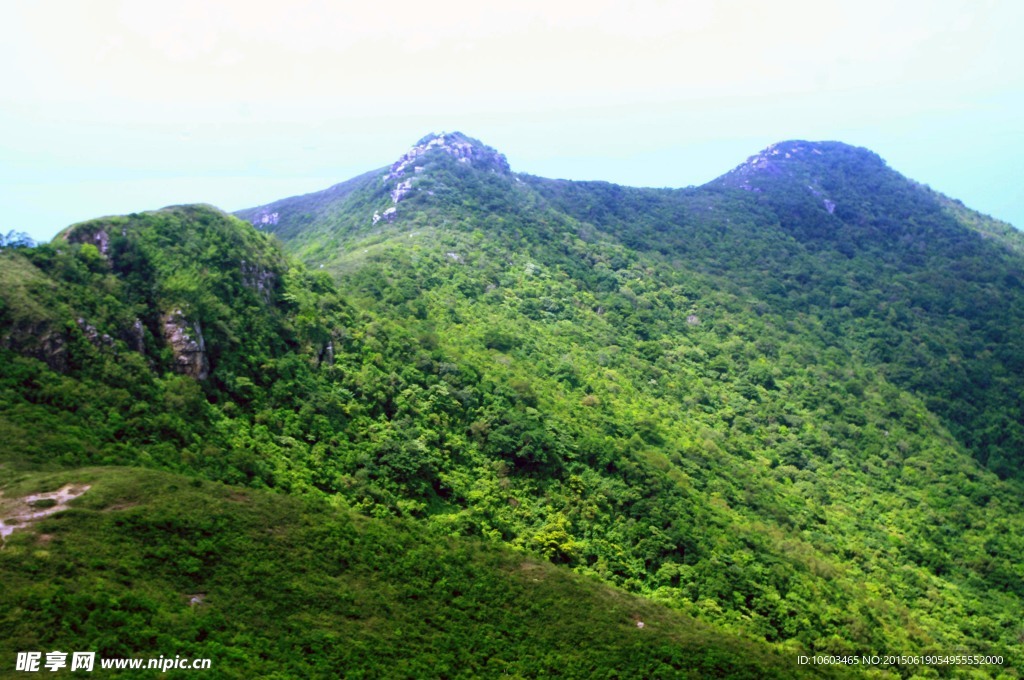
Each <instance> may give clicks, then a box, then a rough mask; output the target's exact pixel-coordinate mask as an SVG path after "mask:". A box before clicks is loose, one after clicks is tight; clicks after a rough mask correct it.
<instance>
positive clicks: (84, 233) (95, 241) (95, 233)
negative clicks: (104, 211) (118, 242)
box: [67, 227, 110, 257]
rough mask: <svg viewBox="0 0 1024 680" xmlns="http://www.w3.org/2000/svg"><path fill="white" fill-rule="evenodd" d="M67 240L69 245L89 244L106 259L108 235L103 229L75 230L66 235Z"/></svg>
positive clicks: (108, 244) (108, 246)
mask: <svg viewBox="0 0 1024 680" xmlns="http://www.w3.org/2000/svg"><path fill="white" fill-rule="evenodd" d="M67 239H68V242H69V243H91V244H92V245H94V246H96V248H97V250H99V251H100V254H101V255H103V256H104V257H107V251H109V250H110V234H108V233H107V230H106V229H105V228H104V227H99V228H96V229H89V228H76V229H75V230H74V231H72V232H71V233H70V234H69V235H68V237H67Z"/></svg>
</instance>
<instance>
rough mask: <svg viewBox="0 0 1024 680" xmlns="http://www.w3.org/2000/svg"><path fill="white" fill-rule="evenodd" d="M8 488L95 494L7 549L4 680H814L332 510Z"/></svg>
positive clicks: (0, 597)
mask: <svg viewBox="0 0 1024 680" xmlns="http://www.w3.org/2000/svg"><path fill="white" fill-rule="evenodd" d="M0 475H2V482H0V484H2V485H3V487H4V495H3V497H0V509H2V510H3V511H8V510H11V508H12V506H13V501H14V499H17V498H19V497H21V496H23V495H27V494H29V493H32V492H40V491H52V490H54V489H57V488H60V487H64V486H65V485H68V484H74V485H75V486H76V488H77V489H82V488H84V487H86V486H87V487H88V490H86V491H84V492H83V493H82V494H81V495H80V496H79V497H78V498H77V499H76V500H75V501H73V502H72V503H71V506H72V508H71V509H70V510H66V511H64V512H62V513H60V514H57V515H55V516H53V517H51V518H47V519H44V520H40V521H39V522H38V523H35V524H33V525H31V526H29V527H28V528H26V529H23V530H21V531H16V532H15V533H13V534H11V536H9V537H8V538H7V540H6V541H5V545H4V549H3V550H0V575H2V579H3V583H4V588H3V589H2V591H0V612H2V614H0V632H2V635H0V640H2V642H0V655H2V658H3V660H4V661H3V663H4V672H3V675H4V677H18V676H19V675H20V674H17V673H13V674H11V675H8V673H9V672H10V671H12V670H13V663H12V662H13V659H14V657H15V656H16V653H17V652H18V651H30V650H43V651H44V652H49V651H52V650H59V651H64V652H71V651H94V652H96V653H97V660H96V662H95V669H96V670H95V672H96V673H97V674H98V675H100V676H101V677H103V676H105V675H108V674H111V672H109V671H108V673H103V671H102V669H101V668H100V661H99V659H103V658H106V659H110V658H142V659H150V658H154V659H155V658H159V657H161V656H163V657H164V658H166V659H174V658H176V657H182V658H185V659H190V660H191V659H209V660H210V670H207V671H203V674H204V675H209V676H210V677H228V678H253V677H264V678H271V677H274V678H286V677H292V678H296V677H303V678H313V677H318V678H327V677H346V678H361V677H365V678H409V677H416V678H431V677H451V678H474V677H485V676H509V677H541V676H543V677H564V678H594V677H649V678H657V677H663V678H676V677H693V678H704V677H726V676H728V677H747V678H765V677H776V678H788V677H796V676H797V674H800V675H802V673H799V671H801V669H800V668H799V667H797V666H796V663H795V660H794V659H791V658H787V657H786V656H783V655H781V654H777V653H773V652H772V651H770V650H769V649H768V648H767V647H766V646H765V645H763V644H762V645H758V644H756V643H753V642H750V641H745V640H741V639H738V638H736V637H733V636H727V635H722V634H721V633H720V632H719V631H716V630H714V629H712V628H710V627H708V626H706V625H702V624H700V623H698V622H695V621H693V620H692V619H689V618H688V617H686V616H682V615H680V614H678V613H675V612H672V611H670V610H668V609H667V608H665V607H664V606H659V605H657V604H654V603H652V602H649V601H646V600H644V599H642V598H638V597H635V596H628V595H624V594H622V593H621V592H619V591H616V590H613V589H611V588H608V587H606V586H601V585H600V584H598V583H596V582H594V581H593V580H590V579H584V578H581V577H579V576H576V575H573V574H571V573H569V572H567V571H565V570H562V569H558V568H556V567H554V566H552V565H550V564H545V563H543V562H540V561H537V560H534V559H531V558H528V557H525V556H522V555H516V554H514V553H512V552H510V551H508V550H505V549H502V548H500V547H497V546H491V545H487V544H484V543H481V542H479V541H469V540H459V539H449V538H446V537H444V536H439V535H435V534H432V533H430V532H429V531H426V530H425V528H424V527H423V526H422V525H420V524H416V523H410V522H399V521H386V520H373V519H367V518H365V517H362V516H359V515H355V514H353V513H351V512H350V511H345V510H341V509H338V508H336V507H333V506H332V505H331V504H330V503H328V502H327V501H326V500H325V499H322V498H309V497H285V496H281V495H275V494H268V493H266V492H259V491H253V490H245V489H241V488H237V487H230V486H225V485H222V484H218V483H211V482H204V481H202V480H200V479H197V478H186V477H179V476H175V475H170V474H166V473H161V472H154V471H144V470H139V469H135V468H116V467H115V468H111V467H106V468H77V469H69V470H63V471H51V472H42V471H30V470H25V469H23V468H22V469H12V468H11V466H9V465H8V466H5V467H4V468H3V469H2V470H0ZM4 516H6V515H4ZM641 624H642V625H641ZM811 670H812V671H813V669H811ZM186 674H187V673H186V672H184V671H182V672H181V673H180V675H182V676H183V675H186ZM131 675H133V676H139V675H140V673H139V672H133V673H131ZM141 675H142V676H144V677H162V674H161V673H158V672H152V673H151V674H149V675H147V674H146V673H144V672H143V673H141ZM173 675H174V674H173V673H172V676H173ZM808 675H811V673H808Z"/></svg>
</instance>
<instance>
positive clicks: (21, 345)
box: [0, 322, 68, 373]
mask: <svg viewBox="0 0 1024 680" xmlns="http://www.w3.org/2000/svg"><path fill="white" fill-rule="evenodd" d="M67 344H68V343H67V337H66V334H65V333H61V332H60V331H58V330H56V329H54V328H52V327H51V326H50V324H49V323H46V322H40V323H15V324H13V325H11V326H9V327H8V328H7V329H6V332H5V333H4V334H3V335H0V347H3V348H4V349H9V350H12V351H14V352H18V353H19V354H24V355H25V356H29V357H33V358H35V359H39V360H40V361H42V362H44V363H45V364H46V365H47V366H49V367H50V368H52V369H53V370H55V371H57V372H58V373H63V372H64V371H66V370H67V368H68V357H67Z"/></svg>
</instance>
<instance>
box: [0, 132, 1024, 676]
mask: <svg viewBox="0 0 1024 680" xmlns="http://www.w3.org/2000/svg"><path fill="white" fill-rule="evenodd" d="M455 139H456V146H455V147H453V148H454V150H453V151H452V152H451V153H448V152H447V150H446V149H445V148H431V149H429V150H427V151H425V152H423V153H421V154H419V155H415V156H414V157H413V160H414V161H415V163H416V164H418V165H417V167H418V169H417V170H416V171H415V174H414V175H410V174H406V175H402V174H401V173H400V172H398V171H397V170H396V169H395V168H397V167H398V164H396V166H395V168H392V169H391V171H390V172H389V171H387V170H382V171H379V172H376V173H370V174H368V175H364V176H363V177H360V178H356V179H355V180H352V181H351V182H349V183H346V184H344V185H339V187H335V188H333V189H330V190H328V191H326V192H322V193H321V194H313V195H310V196H307V197H297V198H294V199H287V200H286V201H282V202H279V203H277V204H272V205H270V206H265V207H262V208H259V209H254V210H251V211H245V212H244V213H243V214H244V215H245V216H246V217H247V218H248V219H251V220H253V221H254V222H257V224H259V226H260V227H261V228H262V229H263V230H270V231H274V232H276V233H277V234H278V235H280V236H281V237H282V238H284V239H286V240H285V248H286V249H288V250H291V251H292V252H293V253H294V254H296V255H298V256H300V257H301V258H302V259H303V260H304V261H305V262H306V265H305V267H304V266H303V265H300V264H297V263H296V262H295V261H293V260H290V259H289V258H287V257H286V256H284V255H283V254H282V253H281V251H280V250H279V248H278V247H277V246H276V245H275V241H274V240H273V239H272V238H270V237H268V236H267V235H266V234H261V233H260V232H259V231H257V230H256V229H253V228H252V227H250V226H249V225H247V224H244V223H242V222H240V221H238V220H235V219H234V218H230V217H228V216H225V215H223V214H220V213H218V212H216V211H215V210H213V209H209V208H203V207H188V208H177V209H169V210H165V211H161V212H157V213H147V214H145V215H134V216H130V217H127V218H113V219H107V220H99V221H94V222H90V223H85V224H83V225H76V226H75V227H72V228H70V229H69V230H68V232H66V233H65V235H64V236H63V237H62V238H61V239H58V240H57V241H55V243H53V244H49V245H47V246H42V247H40V248H38V249H34V250H25V249H19V250H15V251H10V252H4V253H0V258H3V261H2V263H0V264H2V266H0V277H3V280H2V281H0V283H2V287H0V305H2V306H0V328H2V329H3V335H2V337H0V340H2V344H3V347H4V348H5V349H4V350H0V351H2V352H3V357H2V358H0V359H2V366H3V368H2V369H0V404H2V408H0V439H2V440H3V441H5V442H9V444H10V446H11V447H12V448H11V450H12V451H13V452H17V453H18V454H19V456H22V457H25V458H27V459H29V460H31V461H34V464H48V465H49V464H54V463H59V464H62V465H68V466H81V465H96V464H103V465H108V464H120V465H134V466H138V465H143V466H147V467H159V468H163V469H165V470H171V471H175V472H178V473H183V474H187V475H190V476H191V477H193V478H195V479H206V480H219V481H224V482H228V483H231V484H243V485H247V486H250V487H266V488H273V489H279V490H282V491H288V492H292V493H293V494H297V495H303V496H309V498H310V500H309V502H310V503H323V502H325V501H323V500H317V499H330V502H331V503H332V504H334V505H340V506H344V507H348V508H350V509H351V510H354V511H357V512H359V513H362V514H363V515H370V516H373V517H377V518H381V519H383V518H388V517H400V518H405V520H404V521H407V522H408V521H415V522H416V523H415V524H402V525H400V526H403V527H407V528H406V529H403V530H405V531H415V532H429V533H428V534H422V535H424V536H428V535H429V538H427V539H424V540H427V541H429V543H430V544H431V545H434V546H436V548H435V549H436V550H438V551H441V552H445V551H447V550H449V549H451V550H453V551H458V550H474V551H475V550H484V548H482V547H480V545H481V544H480V543H478V542H470V543H463V542H461V541H465V540H467V539H468V540H470V541H484V542H489V543H496V544H504V545H506V546H510V547H512V548H514V549H517V550H519V551H520V552H523V553H527V554H531V555H534V556H535V557H538V558H544V559H545V560H547V561H550V562H553V563H555V564H556V565H560V566H561V569H560V570H555V571H552V572H550V573H552V574H555V573H559V574H561V573H564V572H566V571H567V570H572V571H576V572H580V573H582V574H589V575H592V576H595V577H597V578H599V579H601V580H602V581H604V582H605V583H607V584H611V585H614V586H617V587H620V588H624V589H626V590H629V591H632V592H634V593H638V594H642V595H645V596H647V597H648V598H649V599H651V600H654V601H657V602H660V603H663V604H667V605H668V606H670V607H671V608H673V609H675V610H678V611H680V612H683V613H685V614H687V615H691V616H694V617H696V618H698V619H701V620H703V621H705V622H708V623H711V624H713V625H715V626H716V627H717V628H716V629H717V630H719V631H723V630H724V631H729V633H730V634H734V635H739V636H745V637H747V638H749V639H752V640H759V641H760V643H761V644H770V645H774V646H776V647H777V648H778V649H780V650H784V651H785V653H786V654H787V655H788V656H789V658H793V657H795V655H796V654H798V653H806V652H810V651H815V652H824V653H835V654H871V653H920V654H924V653H938V654H947V653H953V652H954V651H956V652H959V653H971V654H975V653H976V654H999V655H1003V656H1004V657H1005V658H1006V664H1005V665H1004V666H1003V667H1001V668H1000V669H998V670H999V671H1002V672H1004V673H1006V674H1008V676H1009V677H1015V676H1016V672H1017V671H1016V668H1017V667H1018V666H1019V665H1020V664H1021V662H1022V661H1024V644H1022V639H1024V628H1022V626H1021V623H1020V620H1019V611H1020V608H1021V601H1022V599H1024V567H1022V565H1021V564H1020V562H1019V559H1018V556H1019V555H1020V554H1021V553H1022V549H1024V545H1022V539H1021V536H1022V531H1021V529H1022V528H1024V515H1022V513H1021V507H1020V500H1019V499H1020V498H1021V491H1022V489H1021V486H1020V484H1021V482H1020V481H1019V479H1018V478H1019V476H1020V474H1021V464H1020V463H1021V461H1020V459H1019V456H1020V454H1021V450H1022V449H1021V447H1020V445H1019V443H1020V440H1018V439H1017V437H1018V434H1017V432H1018V430H1019V428H1020V418H1019V415H1020V412H1021V411H1020V408H1021V404H1020V399H1021V398H1022V397H1021V395H1022V394H1024V385H1021V384H1020V383H1021V380H1022V378H1021V376H1022V375H1024V373H1022V372H1021V371H1020V370H1018V368H1019V367H1020V361H1021V357H1024V348H1022V347H1020V343H1021V342H1022V340H1021V339H1020V338H1019V337H1017V335H1015V334H1014V333H1013V332H1012V331H1013V329H1014V328H1019V327H1020V322H1021V320H1024V316H1022V315H1024V308H1022V307H1021V302H1022V301H1024V292H1022V291H1021V290H1020V287H1019V282H1020V281H1021V280H1024V277H1022V275H1021V271H1020V270H1021V267H1022V265H1024V260H1021V259H1020V254H1019V253H1020V250H1021V245H1022V243H1024V241H1022V240H1021V239H1020V237H1018V235H1017V234H1016V233H1015V232H1013V231H1012V229H1010V228H1008V227H1006V226H1005V225H999V224H998V223H994V222H992V221H991V220H988V219H987V218H984V217H983V216H980V215H977V214H976V213H973V212H970V211H968V210H966V209H965V208H963V206H959V205H957V204H955V203H954V202H951V201H949V200H948V199H944V198H943V197H940V196H937V195H935V194H934V193H932V192H930V191H928V190H927V189H926V188H924V187H920V186H917V185H914V184H912V183H910V182H908V181H907V180H905V179H904V178H902V177H900V176H899V175H897V174H896V173H894V172H892V171H891V170H889V169H888V168H886V167H885V165H884V164H883V163H882V162H881V161H880V160H879V159H878V158H877V157H876V156H873V155H872V154H870V153H868V152H865V151H863V150H856V149H850V148H849V147H845V146H843V145H827V144H821V145H808V144H806V143H802V144H803V146H802V150H801V151H799V152H798V151H797V150H796V148H795V147H796V146H799V145H800V144H801V143H789V146H787V145H779V147H778V148H779V149H781V150H782V152H783V153H790V155H791V157H790V158H784V157H783V156H782V153H779V154H771V153H770V152H771V150H768V151H766V152H765V154H762V156H759V157H756V158H755V159H752V161H751V162H749V163H748V164H745V165H744V166H741V168H740V169H738V170H737V171H735V172H734V173H731V174H730V175H727V176H726V177H724V178H722V179H721V180H719V181H716V182H714V183H712V184H710V185H708V186H705V187H702V188H698V189H688V190H646V189H629V188H625V187H618V186H614V185H609V184H603V183H572V182H559V181H553V180H544V179H540V178H532V177H526V176H516V175H513V174H511V173H510V172H507V171H506V170H505V169H503V167H502V164H501V163H496V162H494V160H493V159H494V154H495V153H496V152H493V150H490V149H487V148H486V147H482V146H480V145H478V143H475V144H477V145H478V146H476V147H473V148H471V149H469V151H467V150H466V145H469V144H473V143H472V142H471V140H468V139H467V138H465V137H461V136H459V137H457V138H455ZM790 149H792V151H790ZM460 154H461V155H460ZM409 165H410V167H411V163H410V164H409ZM409 177H412V178H413V179H412V180H410V179H409ZM403 182H408V184H407V185H403V186H402V187H401V188H402V190H401V191H398V192H397V193H396V189H398V188H400V187H399V185H400V184H401V183H403ZM396 196H397V198H396ZM390 208H394V210H392V211H391V212H390V213H388V212H386V211H388V210H389V209H390ZM385 214H386V215H388V217H387V218H385V219H381V218H380V216H381V215H385ZM375 215H376V217H375ZM263 216H268V217H267V219H263ZM269 216H273V218H272V219H270V217H269ZM101 233H102V234H103V236H98V234H101ZM97 244H99V246H101V247H97ZM306 267H309V268H310V269H307V268H306ZM1015 281H1016V282H1017V283H1016V284H1015V283H1014V282H1015ZM261 282H262V286H261ZM172 310H177V311H180V317H181V318H183V319H186V320H187V321H188V322H189V323H190V324H192V325H191V326H189V328H190V329H192V332H193V334H195V329H199V328H201V329H202V334H203V337H204V338H205V347H206V355H207V359H208V362H209V369H210V372H209V377H208V378H205V379H201V380H197V379H195V378H193V377H191V376H188V375H183V374H181V370H182V365H181V362H180V360H179V357H177V356H176V350H175V348H174V347H172V346H171V345H172V343H170V342H169V341H168V339H167V333H166V330H167V326H166V324H167V319H168V318H169V317H168V314H169V313H170V312H171V311H172ZM136 321H138V322H139V323H138V325H139V326H141V328H142V330H141V334H140V333H138V332H133V331H131V330H130V329H133V328H136ZM140 337H141V341H139V340H138V338H140ZM96 474H100V473H99V472H97V473H96ZM133 474H136V473H133ZM137 474H141V473H137ZM203 483H204V484H205V483H206V482H203ZM177 486H179V488H181V487H182V485H181V484H177ZM204 488H205V487H204ZM218 488H219V487H218ZM196 493H198V492H196ZM259 497H260V498H276V497H274V496H266V497H265V496H259ZM168 502H171V501H170V500H169V501H168ZM266 502H267V503H268V504H270V503H272V501H270V500H268V501H266ZM280 502H282V503H285V501H284V500H283V499H281V500H280ZM288 502H292V501H288ZM296 502H297V501H296ZM303 502H305V501H303ZM268 507H269V505H268ZM281 507H282V508H284V507H286V506H285V505H282V506H281ZM288 507H290V506H288ZM281 512H284V510H281ZM339 517H347V515H339ZM339 521H341V520H339ZM374 526H399V525H392V524H387V525H385V524H381V525H374ZM212 533H215V532H211V534H212ZM456 539H457V540H456ZM23 540H25V541H27V540H28V539H23ZM450 540H456V542H455V543H449V542H448V541H450ZM448 546H452V547H451V548H449V547H448ZM457 546H477V547H473V548H469V547H465V548H460V547H457ZM441 552H439V553H438V554H441ZM493 554H495V555H498V554H501V555H504V554H505V553H493ZM268 559H270V558H268ZM502 559H511V558H502ZM567 583H568V582H567ZM573 583H576V582H575V581H574V582H573ZM567 587H568V586H567ZM499 608H500V607H499ZM492 615H494V616H497V615H496V614H488V616H492ZM413 616H415V615H413ZM332 625H333V624H332ZM406 625H408V624H403V628H404V627H405V626H406ZM509 625H510V626H513V625H518V624H512V623H509ZM538 644H543V645H547V644H553V643H550V641H549V642H542V643H538ZM722 653H723V654H726V655H727V656H728V655H729V654H731V653H732V652H727V651H723V652H722ZM642 658H650V659H659V661H657V663H663V662H665V661H664V659H663V658H662V657H660V656H658V655H657V654H654V656H645V657H642ZM730 658H731V657H730ZM758 658H761V657H758ZM764 659H766V660H764V662H763V663H764V664H766V666H765V667H766V668H771V667H772V666H771V663H772V662H770V661H769V660H767V659H768V657H764ZM460 663H461V662H460ZM609 663H610V665H612V666H615V665H616V664H617V663H619V662H617V661H614V660H612V659H611V657H609ZM651 663H655V662H654V661H652V662H651ZM665 663H668V662H665ZM730 663H732V662H730ZM758 663H761V662H760V661H759V662H758ZM481 668H483V667H481ZM652 668H653V666H652ZM737 668H738V667H737ZM894 670H898V671H899V672H901V673H903V674H908V673H911V672H912V671H913V670H914V669H912V668H909V667H905V668H902V669H894ZM917 670H918V671H921V670H922V669H917ZM990 671H991V672H992V673H991V674H995V672H996V671H993V669H991V668H989V669H987V670H986V671H984V672H990ZM518 672H521V673H524V674H526V675H532V674H538V673H543V672H546V671H543V670H541V669H539V668H538V667H531V668H525V667H523V668H520V670H519V671H518ZM765 672H768V671H765ZM930 672H934V673H937V674H939V675H943V676H945V675H950V674H954V675H955V674H957V673H960V672H963V673H967V672H968V669H961V670H960V671H958V670H956V669H951V668H948V667H947V668H943V667H936V668H934V669H932V671H930Z"/></svg>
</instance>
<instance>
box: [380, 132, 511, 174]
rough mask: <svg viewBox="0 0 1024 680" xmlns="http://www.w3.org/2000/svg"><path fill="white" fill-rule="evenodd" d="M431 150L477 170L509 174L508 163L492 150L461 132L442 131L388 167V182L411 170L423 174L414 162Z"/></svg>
mask: <svg viewBox="0 0 1024 680" xmlns="http://www.w3.org/2000/svg"><path fill="white" fill-rule="evenodd" d="M434 150H437V151H441V152H443V153H446V154H448V155H449V156H451V157H453V158H455V159H457V160H458V161H459V162H460V163H468V164H470V165H472V166H474V167H476V168H478V169H480V170H491V171H494V172H500V173H502V174H506V175H507V174H509V172H510V170H509V167H508V160H506V159H505V156H504V155H503V154H501V153H498V152H497V151H496V150H495V149H492V148H491V147H489V146H486V145H484V144H482V143H480V142H478V141H476V140H474V139H470V138H469V137H467V136H466V135H464V134H462V133H461V132H450V133H448V132H442V133H441V134H437V135H427V136H426V137H424V138H423V139H421V140H420V141H419V143H417V144H416V146H414V147H413V148H411V149H409V151H407V152H406V153H405V155H403V156H402V157H401V158H399V159H398V160H397V161H395V162H394V164H393V165H392V166H391V172H389V173H388V179H389V180H390V179H399V178H401V177H402V176H404V175H405V173H406V171H407V170H410V169H411V170H412V171H413V172H414V173H416V172H422V169H423V167H422V164H421V163H418V162H417V161H419V160H420V159H421V158H422V157H423V156H425V155H426V154H428V153H430V152H431V151H434ZM417 166H419V167H417Z"/></svg>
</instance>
